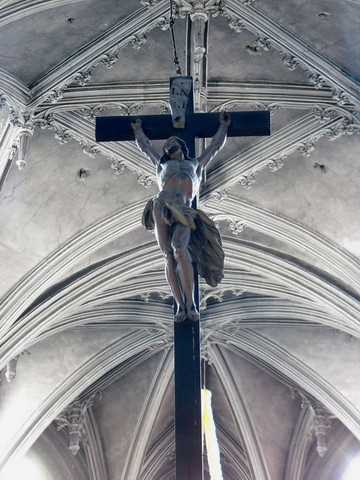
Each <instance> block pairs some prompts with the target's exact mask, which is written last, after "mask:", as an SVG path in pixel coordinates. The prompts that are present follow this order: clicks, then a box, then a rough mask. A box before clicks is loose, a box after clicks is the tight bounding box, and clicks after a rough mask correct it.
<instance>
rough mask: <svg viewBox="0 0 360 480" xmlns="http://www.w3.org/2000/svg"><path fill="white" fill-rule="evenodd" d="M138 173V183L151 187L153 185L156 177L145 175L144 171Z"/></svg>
mask: <svg viewBox="0 0 360 480" xmlns="http://www.w3.org/2000/svg"><path fill="white" fill-rule="evenodd" d="M137 175H138V183H140V185H142V186H143V187H145V188H150V187H151V186H152V185H153V183H154V179H153V178H152V177H149V176H147V175H144V174H143V173H138V174H137Z"/></svg>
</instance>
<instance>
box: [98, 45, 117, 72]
mask: <svg viewBox="0 0 360 480" xmlns="http://www.w3.org/2000/svg"><path fill="white" fill-rule="evenodd" d="M118 60H119V49H118V48H116V49H114V50H111V51H110V52H109V53H105V54H104V55H103V56H102V58H101V63H103V64H104V65H105V67H106V68H108V69H110V68H112V67H113V66H114V65H115V63H116V62H117V61H118Z"/></svg>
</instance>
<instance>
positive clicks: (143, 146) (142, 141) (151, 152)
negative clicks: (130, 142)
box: [131, 118, 160, 166]
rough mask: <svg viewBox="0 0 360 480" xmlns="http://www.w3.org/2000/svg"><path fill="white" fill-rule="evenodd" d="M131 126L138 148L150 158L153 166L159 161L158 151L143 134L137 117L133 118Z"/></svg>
mask: <svg viewBox="0 0 360 480" xmlns="http://www.w3.org/2000/svg"><path fill="white" fill-rule="evenodd" d="M131 127H132V129H133V130H134V134H135V140H136V144H137V146H138V148H139V149H140V150H141V151H142V152H143V153H144V154H145V155H146V156H147V158H148V159H149V160H151V162H152V163H153V164H154V165H155V166H157V165H158V164H159V161H160V155H159V152H158V151H157V150H156V148H154V147H153V145H152V143H151V142H150V140H149V139H148V138H147V136H146V135H145V133H144V130H143V129H142V126H141V120H140V119H139V118H138V119H136V120H133V121H132V122H131Z"/></svg>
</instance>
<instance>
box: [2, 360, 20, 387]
mask: <svg viewBox="0 0 360 480" xmlns="http://www.w3.org/2000/svg"><path fill="white" fill-rule="evenodd" d="M18 359H19V355H18V356H17V357H15V358H13V359H11V360H10V362H9V363H8V364H7V365H6V371H5V377H6V380H7V381H8V382H9V383H11V382H13V381H14V379H15V377H16V366H17V362H18Z"/></svg>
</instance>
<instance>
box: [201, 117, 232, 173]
mask: <svg viewBox="0 0 360 480" xmlns="http://www.w3.org/2000/svg"><path fill="white" fill-rule="evenodd" d="M219 120H220V126H219V128H218V131H217V132H216V133H215V135H214V137H213V139H212V140H211V143H210V145H209V146H208V147H207V148H205V150H204V151H203V152H202V154H201V155H200V156H199V158H198V161H199V166H200V167H201V168H204V167H206V166H207V165H208V164H209V163H210V162H211V160H212V159H213V158H214V157H215V155H216V154H217V153H218V152H219V151H220V150H221V149H222V147H223V146H224V145H225V141H226V135H227V131H228V128H229V125H230V115H229V114H228V113H227V112H221V113H220V119H219Z"/></svg>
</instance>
